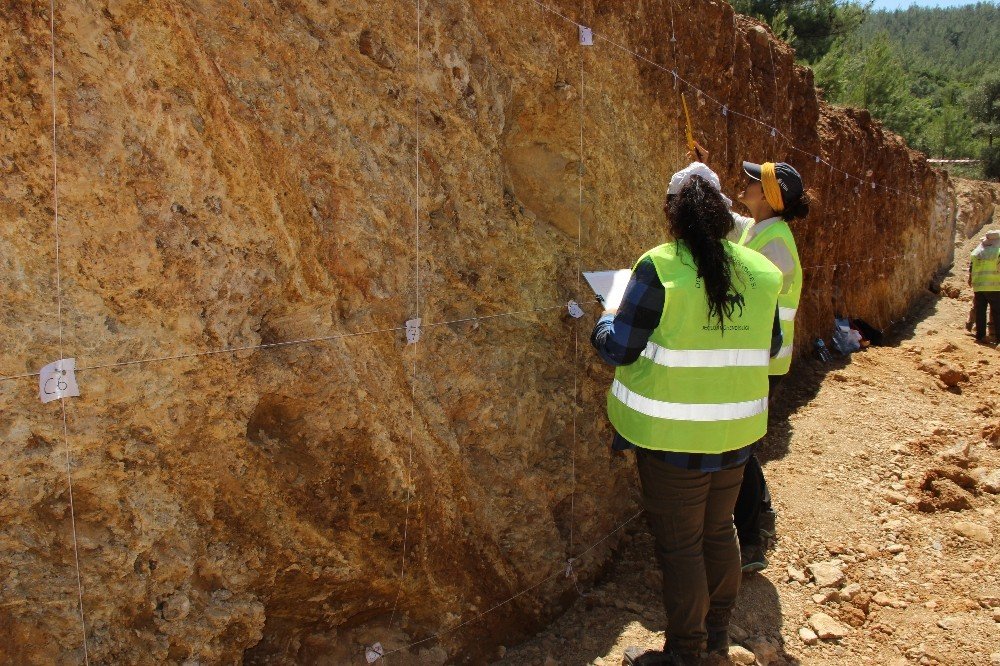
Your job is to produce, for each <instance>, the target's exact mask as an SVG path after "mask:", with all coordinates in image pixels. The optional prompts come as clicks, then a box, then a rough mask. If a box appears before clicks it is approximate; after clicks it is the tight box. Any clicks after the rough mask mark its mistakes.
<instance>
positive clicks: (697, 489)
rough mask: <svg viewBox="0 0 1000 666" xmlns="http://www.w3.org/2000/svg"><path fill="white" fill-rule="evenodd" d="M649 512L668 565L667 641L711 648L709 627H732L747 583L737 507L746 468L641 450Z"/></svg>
mask: <svg viewBox="0 0 1000 666" xmlns="http://www.w3.org/2000/svg"><path fill="white" fill-rule="evenodd" d="M636 463H637V465H638V467H639V480H640V483H641V485H642V498H643V503H644V505H645V509H646V519H647V520H648V521H649V528H650V531H651V532H652V533H653V537H654V539H655V541H656V545H655V548H656V559H657V560H658V561H659V563H660V568H661V569H662V571H663V605H664V607H665V608H666V611H667V644H668V645H669V646H670V647H671V648H672V649H674V650H680V651H685V652H697V651H701V650H703V649H705V642H706V639H707V637H708V631H709V630H718V629H724V628H727V627H728V626H729V617H730V615H731V614H732V609H733V605H734V604H735V603H736V595H737V594H738V593H739V589H740V546H739V543H738V542H737V540H736V528H735V526H734V525H733V506H734V505H735V504H736V496H737V495H738V494H739V491H740V483H741V482H742V481H743V467H738V468H736V469H730V470H723V471H721V472H698V471H689V470H685V469H681V468H680V467H676V466H674V465H671V464H669V463H666V462H663V461H660V460H657V459H656V458H655V457H653V456H651V455H649V454H646V453H644V452H643V450H642V449H636Z"/></svg>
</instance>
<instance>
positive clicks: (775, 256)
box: [729, 213, 795, 293]
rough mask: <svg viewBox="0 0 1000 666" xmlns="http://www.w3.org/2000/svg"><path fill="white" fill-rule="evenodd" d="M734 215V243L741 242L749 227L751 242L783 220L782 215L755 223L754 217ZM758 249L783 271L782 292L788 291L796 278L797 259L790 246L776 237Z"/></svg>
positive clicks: (731, 237)
mask: <svg viewBox="0 0 1000 666" xmlns="http://www.w3.org/2000/svg"><path fill="white" fill-rule="evenodd" d="M732 215H733V222H734V223H735V225H734V227H733V231H732V233H730V234H729V240H731V241H732V242H734V243H738V242H739V240H740V238H742V237H743V232H744V231H746V229H747V227H751V229H750V233H749V234H748V235H747V242H749V241H750V239H751V238H753V237H754V236H756V235H757V234H759V233H760V232H762V231H764V230H765V229H767V228H768V227H769V226H771V225H772V224H774V223H775V222H778V221H780V220H781V218H780V217H769V218H767V219H766V220H761V221H760V222H757V223H756V224H754V219H753V218H752V217H745V216H743V215H740V214H738V213H733V214H732ZM757 251H758V252H760V253H761V254H762V255H764V256H765V257H767V258H768V259H770V260H771V263H772V264H774V265H775V266H777V267H778V270H780V271H781V275H782V277H783V278H784V284H783V285H782V287H781V293H785V292H786V291H788V290H789V289H790V288H791V286H792V280H793V279H794V278H795V259H794V258H793V257H792V253H791V252H790V251H789V250H788V247H786V246H785V244H784V243H782V242H781V241H780V240H778V239H777V238H775V239H774V240H772V241H771V242H770V243H768V244H767V245H765V246H764V247H762V248H760V249H758V250H757Z"/></svg>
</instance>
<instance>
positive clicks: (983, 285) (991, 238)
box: [969, 230, 1000, 342]
mask: <svg viewBox="0 0 1000 666" xmlns="http://www.w3.org/2000/svg"><path fill="white" fill-rule="evenodd" d="M998 262H1000V231H997V230H992V231H987V232H986V236H984V237H983V240H982V241H980V243H979V245H977V246H976V249H975V250H973V251H972V260H971V262H970V264H969V284H971V285H972V291H973V299H972V307H973V309H974V310H975V313H976V342H985V341H986V332H987V331H986V307H987V306H989V309H990V327H991V328H992V329H993V336H994V338H993V341H994V342H1000V339H998V338H1000V328H998V325H1000V314H998V311H1000V263H998Z"/></svg>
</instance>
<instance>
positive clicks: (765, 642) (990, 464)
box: [501, 218, 1000, 666]
mask: <svg viewBox="0 0 1000 666" xmlns="http://www.w3.org/2000/svg"><path fill="white" fill-rule="evenodd" d="M992 226H996V218H994V224H993V225H992ZM979 237H980V234H976V235H974V236H973V238H972V239H970V240H968V241H965V240H964V239H960V240H959V241H957V247H956V255H955V256H956V263H955V266H954V267H953V269H952V272H951V273H950V274H949V275H948V276H946V277H945V279H944V281H943V285H942V289H941V294H940V295H939V296H933V295H932V294H930V292H929V293H928V299H927V301H926V302H925V303H924V304H922V305H921V306H920V307H918V308H916V309H915V310H914V312H913V314H912V315H911V317H910V319H909V321H908V322H903V323H902V324H898V325H897V328H898V330H897V331H895V333H894V334H893V335H892V336H891V337H890V338H889V339H888V340H887V343H888V344H887V346H884V347H873V348H870V349H868V350H866V351H863V352H859V353H855V354H853V355H851V356H850V357H848V358H844V359H838V360H835V361H834V362H833V363H831V364H827V365H823V364H820V363H819V362H817V361H815V360H812V359H804V360H800V361H797V362H796V364H795V365H794V366H793V369H792V373H793V377H792V378H791V379H790V381H789V382H788V383H787V387H786V388H785V390H784V393H783V395H782V396H781V406H780V407H779V408H778V409H776V410H774V413H773V415H772V423H771V428H770V432H769V434H768V436H767V439H766V443H765V445H764V447H763V450H762V456H761V457H762V459H763V460H764V461H765V473H766V475H767V478H768V480H769V482H770V484H771V490H772V493H773V496H774V503H775V505H776V508H777V511H778V533H779V538H778V541H777V543H776V544H775V546H774V548H773V549H772V550H771V551H770V552H769V554H768V557H769V560H770V565H769V566H768V568H767V569H766V570H765V571H763V572H762V573H760V574H752V575H745V576H744V577H743V588H742V590H741V592H740V598H739V602H738V605H737V609H736V613H735V615H734V623H735V625H736V626H734V627H733V631H732V633H733V637H734V638H735V639H736V640H738V641H739V643H740V647H736V648H733V649H731V651H730V658H729V663H742V664H753V663H756V664H885V665H888V666H902V665H904V664H918V663H919V664H994V665H997V664H1000V574H998V571H1000V548H998V542H1000V516H998V509H1000V496H998V495H997V493H998V492H1000V401H998V394H1000V376H998V370H1000V351H998V350H997V348H996V347H995V346H993V345H980V344H977V343H976V342H975V340H974V338H973V337H972V334H971V333H968V332H967V331H966V329H965V322H966V318H967V315H968V312H969V307H970V303H971V297H972V293H971V289H970V288H969V287H968V286H967V285H966V275H967V270H968V256H969V252H970V251H971V249H972V248H973V247H975V244H976V243H977V242H978V239H979ZM659 580H660V574H659V571H658V569H657V566H656V564H655V562H654V560H653V555H652V546H651V539H650V537H649V536H648V535H647V533H646V531H645V527H644V525H641V524H639V522H638V521H637V523H636V529H635V531H634V532H633V533H632V534H630V535H628V536H627V537H626V545H625V547H624V549H623V552H622V554H621V557H620V559H619V561H618V563H617V564H616V565H615V568H614V569H613V570H612V572H611V573H610V575H609V576H608V577H607V579H606V580H604V581H603V582H602V583H600V584H599V585H598V586H596V587H594V588H592V589H589V590H582V596H581V597H580V598H579V599H578V600H577V602H576V603H575V604H574V606H573V607H572V608H571V609H570V610H569V611H568V612H567V613H566V614H565V615H564V616H562V617H561V618H560V619H559V620H557V621H556V622H555V623H554V624H553V625H551V626H550V627H549V629H548V630H547V631H546V632H545V633H543V634H540V635H538V636H536V637H535V638H533V639H532V640H531V641H529V642H528V643H526V644H523V645H521V646H518V647H516V648H511V649H509V650H508V651H507V653H506V655H505V658H504V659H503V661H502V662H501V663H503V664H544V665H545V666H555V665H557V664H595V665H600V664H608V665H612V664H614V665H617V664H619V663H620V662H621V658H622V652H623V651H624V650H625V648H626V647H628V646H629V645H638V646H642V647H645V648H657V647H660V646H662V643H663V628H664V623H665V619H664V614H663V610H662V606H661V602H660V600H659V592H658V590H659ZM820 613H823V614H825V615H826V616H828V617H829V619H828V620H827V621H826V625H830V626H826V625H824V620H826V618H823V617H821V616H817V614H820ZM811 625H814V626H817V627H821V628H822V629H823V631H818V633H819V634H820V636H821V637H822V636H826V637H827V638H821V637H817V636H816V635H815V634H816V633H817V632H814V631H812V630H811V629H806V628H809V627H810V626H811ZM836 636H841V637H839V638H837V637H836ZM717 661H721V662H722V663H726V660H724V659H720V660H717Z"/></svg>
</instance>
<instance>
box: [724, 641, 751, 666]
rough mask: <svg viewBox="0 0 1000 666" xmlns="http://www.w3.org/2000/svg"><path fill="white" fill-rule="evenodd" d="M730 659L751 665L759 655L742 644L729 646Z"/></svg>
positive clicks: (747, 665)
mask: <svg viewBox="0 0 1000 666" xmlns="http://www.w3.org/2000/svg"><path fill="white" fill-rule="evenodd" d="M729 661H731V662H732V663H734V664H743V665H744V666H749V665H750V664H753V663H754V662H756V661H757V657H755V656H754V653H753V652H751V651H750V650H748V649H746V648H745V647H743V646H742V645H733V646H731V647H730V648H729Z"/></svg>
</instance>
